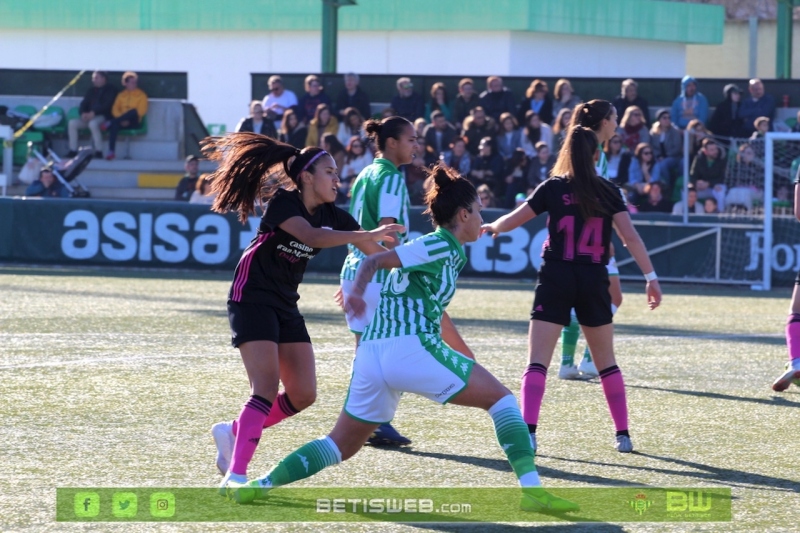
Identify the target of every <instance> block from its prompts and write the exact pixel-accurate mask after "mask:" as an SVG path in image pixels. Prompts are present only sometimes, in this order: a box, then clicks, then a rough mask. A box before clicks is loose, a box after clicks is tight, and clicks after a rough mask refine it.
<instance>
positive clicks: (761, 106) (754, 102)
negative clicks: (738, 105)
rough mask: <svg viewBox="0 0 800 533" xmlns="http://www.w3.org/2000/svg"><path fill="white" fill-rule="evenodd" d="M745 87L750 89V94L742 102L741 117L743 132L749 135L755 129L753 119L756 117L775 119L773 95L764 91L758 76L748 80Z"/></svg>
mask: <svg viewBox="0 0 800 533" xmlns="http://www.w3.org/2000/svg"><path fill="white" fill-rule="evenodd" d="M747 88H748V89H749V90H750V96H748V97H747V98H745V99H744V101H743V102H742V110H741V117H742V120H743V121H744V128H745V134H746V135H748V136H749V135H750V134H751V133H753V131H755V121H756V119H757V118H758V117H767V118H768V119H770V120H775V97H774V96H772V95H771V94H766V93H765V92H764V84H763V83H762V81H761V80H760V79H758V78H753V79H752V80H750V83H749V84H748V86H747Z"/></svg>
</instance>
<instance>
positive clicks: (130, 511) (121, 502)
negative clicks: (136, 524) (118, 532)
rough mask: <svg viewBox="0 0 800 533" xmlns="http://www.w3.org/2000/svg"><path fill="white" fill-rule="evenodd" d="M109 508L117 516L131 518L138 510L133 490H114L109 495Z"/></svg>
mask: <svg viewBox="0 0 800 533" xmlns="http://www.w3.org/2000/svg"><path fill="white" fill-rule="evenodd" d="M111 509H112V513H113V514H114V516H116V517H117V518H133V517H135V516H136V512H137V511H138V510H139V506H138V505H137V500H136V494H134V493H133V492H115V493H114V495H113V496H112V497H111Z"/></svg>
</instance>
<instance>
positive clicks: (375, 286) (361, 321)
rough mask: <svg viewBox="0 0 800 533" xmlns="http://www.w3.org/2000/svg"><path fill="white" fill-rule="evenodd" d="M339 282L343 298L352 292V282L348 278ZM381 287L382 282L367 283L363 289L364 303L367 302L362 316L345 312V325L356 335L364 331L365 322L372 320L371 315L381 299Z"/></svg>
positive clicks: (365, 327)
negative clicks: (365, 288)
mask: <svg viewBox="0 0 800 533" xmlns="http://www.w3.org/2000/svg"><path fill="white" fill-rule="evenodd" d="M341 282H342V294H343V295H344V297H345V298H347V296H348V295H350V294H352V292H353V283H354V282H353V281H352V280H349V279H343V280H341ZM382 288H383V283H368V284H367V290H365V291H364V303H366V304H367V310H366V312H365V313H364V314H363V315H362V316H353V315H349V314H345V318H346V320H347V327H348V328H350V331H352V332H353V333H355V334H356V335H361V334H362V333H364V330H365V329H367V324H369V323H370V322H371V321H372V316H373V315H374V314H375V309H377V308H378V304H379V303H380V301H381V289H382Z"/></svg>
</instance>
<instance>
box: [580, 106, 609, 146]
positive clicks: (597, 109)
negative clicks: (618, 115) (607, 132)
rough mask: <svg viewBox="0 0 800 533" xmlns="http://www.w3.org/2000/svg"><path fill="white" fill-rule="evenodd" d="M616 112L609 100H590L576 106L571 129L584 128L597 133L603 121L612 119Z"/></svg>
mask: <svg viewBox="0 0 800 533" xmlns="http://www.w3.org/2000/svg"><path fill="white" fill-rule="evenodd" d="M615 111H616V110H615V109H614V106H613V104H612V103H611V102H609V101H608V100H590V101H589V102H585V103H583V104H579V105H577V106H575V109H573V110H572V118H571V119H570V121H569V127H570V128H575V127H577V126H583V127H584V128H589V129H591V130H592V131H594V132H597V130H599V129H600V125H601V124H602V122H603V120H604V119H607V118H610V117H611V115H613V114H614V112H615ZM595 148H597V146H595Z"/></svg>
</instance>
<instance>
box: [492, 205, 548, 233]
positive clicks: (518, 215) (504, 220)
mask: <svg viewBox="0 0 800 533" xmlns="http://www.w3.org/2000/svg"><path fill="white" fill-rule="evenodd" d="M534 218H536V213H534V212H533V209H531V207H530V206H529V205H528V203H527V202H525V203H524V204H520V205H519V206H518V207H517V208H516V209H514V210H513V211H511V212H510V213H507V214H505V215H503V216H501V217H500V218H498V219H497V220H495V221H494V222H491V223H489V224H484V225H483V226H481V234H484V233H489V234H490V235H491V236H492V237H496V236H498V235H499V234H501V233H505V232H507V231H511V230H512V229H514V228H518V227H520V226H521V225H523V224H524V223H526V222H527V221H529V220H533V219H534Z"/></svg>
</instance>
